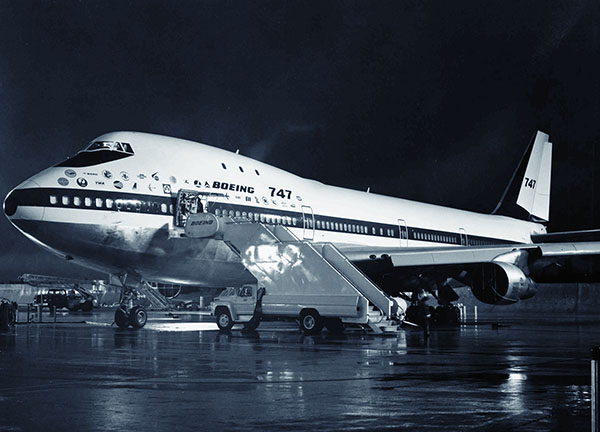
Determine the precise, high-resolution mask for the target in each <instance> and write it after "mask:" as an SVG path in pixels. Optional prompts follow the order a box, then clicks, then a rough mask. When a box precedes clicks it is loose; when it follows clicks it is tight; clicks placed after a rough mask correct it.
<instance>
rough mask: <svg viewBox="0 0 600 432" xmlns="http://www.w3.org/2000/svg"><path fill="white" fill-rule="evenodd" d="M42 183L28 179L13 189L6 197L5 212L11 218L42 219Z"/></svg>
mask: <svg viewBox="0 0 600 432" xmlns="http://www.w3.org/2000/svg"><path fill="white" fill-rule="evenodd" d="M39 190H40V185H39V184H37V183H36V182H34V181H32V180H27V181H26V182H24V183H22V184H21V185H19V186H17V187H16V188H14V189H13V190H11V191H10V192H9V193H8V195H6V198H4V205H3V208H4V214H5V215H6V217H8V218H9V219H11V220H13V219H28V220H42V218H43V217H44V207H42V206H40V203H38V202H36V201H38V199H37V198H38V195H39V194H38V192H39Z"/></svg>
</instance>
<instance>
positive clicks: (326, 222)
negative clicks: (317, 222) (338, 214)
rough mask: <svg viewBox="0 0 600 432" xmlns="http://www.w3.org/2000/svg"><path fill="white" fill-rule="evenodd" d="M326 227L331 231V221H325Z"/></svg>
mask: <svg viewBox="0 0 600 432" xmlns="http://www.w3.org/2000/svg"><path fill="white" fill-rule="evenodd" d="M325 227H326V228H327V229H329V221H325Z"/></svg>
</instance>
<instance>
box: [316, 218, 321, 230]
mask: <svg viewBox="0 0 600 432" xmlns="http://www.w3.org/2000/svg"><path fill="white" fill-rule="evenodd" d="M317 229H321V221H319V220H317Z"/></svg>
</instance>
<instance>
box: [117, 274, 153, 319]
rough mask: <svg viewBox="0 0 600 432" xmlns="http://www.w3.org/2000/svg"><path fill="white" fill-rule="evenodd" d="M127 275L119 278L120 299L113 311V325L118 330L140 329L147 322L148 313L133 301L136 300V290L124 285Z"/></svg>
mask: <svg viewBox="0 0 600 432" xmlns="http://www.w3.org/2000/svg"><path fill="white" fill-rule="evenodd" d="M126 279H127V275H124V276H120V277H119V280H120V282H121V299H120V301H119V307H118V308H117V310H116V311H115V322H114V323H115V324H116V325H117V327H119V328H127V327H129V326H131V327H133V328H142V327H144V326H145V325H146V321H147V320H148V313H147V312H146V309H145V308H144V307H143V306H140V305H135V304H134V301H135V300H136V299H137V298H138V294H137V290H135V289H134V288H132V287H131V286H128V285H126V284H125V280H126Z"/></svg>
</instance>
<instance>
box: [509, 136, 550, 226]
mask: <svg viewBox="0 0 600 432" xmlns="http://www.w3.org/2000/svg"><path fill="white" fill-rule="evenodd" d="M548 138H549V137H548V135H547V134H545V133H543V132H540V131H538V132H537V134H536V136H535V141H534V143H533V149H532V150H531V155H530V157H529V163H528V164H527V169H526V170H525V176H524V177H523V181H522V182H521V188H520V189H519V197H518V198H517V204H518V205H519V206H520V207H522V208H524V209H525V210H527V212H529V214H530V215H531V216H534V217H535V218H537V219H541V220H543V221H548V219H549V217H550V174H551V169H552V143H550V142H548Z"/></svg>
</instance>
